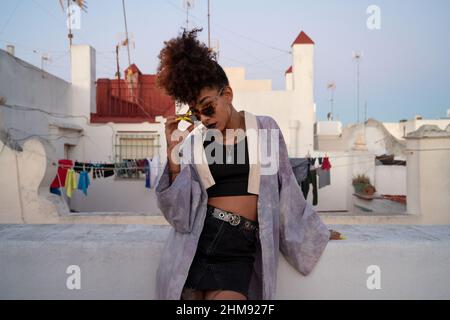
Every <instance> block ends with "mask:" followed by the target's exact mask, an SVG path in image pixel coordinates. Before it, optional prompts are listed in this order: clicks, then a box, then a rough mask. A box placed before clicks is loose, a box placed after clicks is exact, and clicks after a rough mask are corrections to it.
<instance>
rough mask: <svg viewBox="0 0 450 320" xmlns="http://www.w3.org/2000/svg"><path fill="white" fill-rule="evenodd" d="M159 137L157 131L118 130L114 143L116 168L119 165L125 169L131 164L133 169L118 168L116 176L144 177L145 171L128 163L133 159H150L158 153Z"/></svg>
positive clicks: (128, 177)
mask: <svg viewBox="0 0 450 320" xmlns="http://www.w3.org/2000/svg"><path fill="white" fill-rule="evenodd" d="M159 139H160V136H159V134H158V133H157V131H136V132H134V131H133V132H132V131H119V132H118V133H117V135H116V143H115V159H116V168H117V167H118V166H119V168H122V169H124V168H125V169H126V168H127V166H128V167H130V166H131V167H132V169H133V170H118V174H117V175H116V177H118V178H127V179H144V178H145V172H144V171H143V170H138V169H137V168H136V166H135V165H130V164H131V163H132V162H133V161H135V160H141V159H146V158H150V159H151V158H153V156H156V155H158V154H159V148H160V147H161V146H160V141H159ZM122 164H126V165H124V166H122Z"/></svg>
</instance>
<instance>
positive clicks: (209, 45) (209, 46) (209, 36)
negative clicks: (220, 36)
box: [208, 0, 211, 49]
mask: <svg viewBox="0 0 450 320" xmlns="http://www.w3.org/2000/svg"><path fill="white" fill-rule="evenodd" d="M208 48H210V49H211V14H210V3H209V0H208Z"/></svg>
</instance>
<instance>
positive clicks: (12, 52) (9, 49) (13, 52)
mask: <svg viewBox="0 0 450 320" xmlns="http://www.w3.org/2000/svg"><path fill="white" fill-rule="evenodd" d="M6 52H8V53H9V54H10V55H12V56H15V55H16V48H15V47H14V46H13V45H11V44H8V45H7V46H6Z"/></svg>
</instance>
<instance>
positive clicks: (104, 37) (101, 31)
mask: <svg viewBox="0 0 450 320" xmlns="http://www.w3.org/2000/svg"><path fill="white" fill-rule="evenodd" d="M126 3H127V16H128V25H129V31H130V32H131V33H133V34H134V38H135V42H136V48H135V50H133V51H132V60H133V61H134V62H136V64H137V65H138V66H139V68H140V69H141V70H142V71H143V72H144V73H154V72H155V70H156V67H157V55H158V53H159V51H160V49H161V47H162V45H163V41H164V40H167V39H170V38H171V37H173V36H176V35H177V33H178V32H179V31H180V30H181V27H182V26H184V25H185V20H186V13H185V11H184V10H183V6H182V0H152V1H148V0H127V1H126ZM206 3H207V1H206V0H196V1H195V7H194V9H193V10H192V11H191V26H192V25H195V26H197V27H204V31H203V32H202V33H201V35H200V37H201V39H202V40H204V41H205V42H206V40H207V17H206V14H207V6H206ZM371 4H375V5H377V6H379V7H380V9H381V30H369V29H368V28H367V26H366V20H367V18H368V14H367V13H366V9H367V7H368V6H369V5H371ZM88 6H89V9H88V13H87V14H85V13H83V14H82V18H81V30H76V31H75V32H74V34H75V38H74V43H75V44H85V43H87V44H90V45H92V46H93V47H95V48H96V50H97V59H98V77H112V76H113V74H114V72H115V70H114V68H115V61H114V53H113V50H114V46H115V43H116V42H117V34H118V33H120V32H122V33H123V31H124V23H123V15H122V1H121V0H110V1H106V0H89V1H88ZM449 13H450V1H448V0H430V1H425V0H422V1H418V0H395V1H392V0H377V1H365V0H339V1H337V0H315V1H312V0H308V1H306V0H303V1H300V0H283V1H274V0H245V1H242V0H240V1H236V0H227V1H225V0H211V14H212V29H211V33H212V38H213V39H218V40H219V43H220V63H221V64H222V66H224V67H227V66H244V67H246V69H247V77H248V78H249V79H271V80H272V82H273V88H274V89H276V90H282V89H283V88H284V72H285V70H286V69H287V68H288V67H289V66H290V64H291V57H290V55H289V54H288V53H287V52H286V51H289V50H290V45H291V44H292V41H293V40H294V39H295V37H296V36H297V35H298V33H299V32H300V31H301V30H304V31H305V32H306V33H307V34H308V35H309V36H310V37H311V38H312V39H313V40H314V42H315V43H316V49H315V50H316V51H315V100H316V103H317V116H318V119H319V120H324V119H326V114H327V112H328V111H329V109H330V104H329V93H328V91H327V89H326V84H327V82H328V81H334V82H335V83H336V85H337V89H336V91H335V117H336V116H337V117H338V118H339V119H340V120H341V121H343V122H344V123H345V124H347V123H351V122H355V121H356V66H355V63H354V62H353V61H352V51H355V50H360V51H362V52H363V54H364V57H363V61H362V63H361V108H362V109H363V105H364V101H367V105H368V112H367V116H368V117H372V118H375V119H378V120H381V121H398V120H400V119H409V118H412V117H413V116H414V115H416V114H420V115H422V116H424V117H426V118H432V119H435V118H439V117H444V116H445V115H446V110H447V109H448V108H450V41H449V40H448V31H449V30H450V19H449V17H448V14H449ZM66 35H67V29H65V17H64V13H63V11H62V10H61V8H60V6H59V3H58V0H6V1H5V0H4V1H2V6H1V11H0V46H1V47H2V48H3V49H4V48H5V46H6V44H7V43H13V44H16V54H17V56H19V57H20V58H22V59H24V60H26V61H29V62H31V63H33V64H35V65H37V66H40V55H41V54H42V53H50V55H51V57H52V60H53V61H52V62H51V63H50V64H48V65H46V66H45V68H46V70H48V71H49V72H51V73H53V74H56V75H58V76H60V77H62V78H63V79H66V80H68V79H69V56H68V53H67V49H68V40H67V36H66ZM446 39H447V40H446ZM272 47H273V48H276V49H273V48H272ZM33 50H35V51H36V52H33ZM125 57H126V52H125V51H124V50H122V51H121V66H122V69H123V67H124V66H125V65H126V59H125ZM274 107H276V106H274ZM236 108H238V109H239V106H236ZM362 116H363V114H362V113H361V117H362Z"/></svg>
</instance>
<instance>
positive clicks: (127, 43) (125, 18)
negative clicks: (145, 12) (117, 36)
mask: <svg viewBox="0 0 450 320" xmlns="http://www.w3.org/2000/svg"><path fill="white" fill-rule="evenodd" d="M122 7H123V19H124V21H125V43H126V45H127V51H128V65H129V66H131V54H130V40H129V38H128V25H127V13H126V10H125V0H122Z"/></svg>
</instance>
